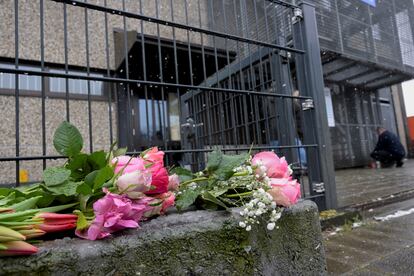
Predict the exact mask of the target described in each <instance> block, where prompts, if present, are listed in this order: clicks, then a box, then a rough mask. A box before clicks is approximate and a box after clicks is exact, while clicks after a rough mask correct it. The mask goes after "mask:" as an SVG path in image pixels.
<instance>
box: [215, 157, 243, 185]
mask: <svg viewBox="0 0 414 276" xmlns="http://www.w3.org/2000/svg"><path fill="white" fill-rule="evenodd" d="M248 157H249V155H248V154H239V155H223V159H222V161H221V163H220V166H219V168H218V169H217V170H216V172H215V173H216V175H217V176H218V177H219V178H220V179H222V180H227V179H229V178H230V177H231V176H232V175H233V174H234V171H233V169H234V168H236V167H238V166H240V165H241V164H243V163H244V162H245V161H246V160H247V158H248Z"/></svg>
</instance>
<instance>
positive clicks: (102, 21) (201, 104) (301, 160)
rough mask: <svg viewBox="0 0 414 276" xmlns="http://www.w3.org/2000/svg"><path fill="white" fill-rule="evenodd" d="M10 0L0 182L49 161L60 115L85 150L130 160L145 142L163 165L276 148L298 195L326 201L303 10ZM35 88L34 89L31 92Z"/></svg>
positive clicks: (322, 140)
mask: <svg viewBox="0 0 414 276" xmlns="http://www.w3.org/2000/svg"><path fill="white" fill-rule="evenodd" d="M10 2H13V5H10V4H8V3H4V2H2V4H0V5H4V6H3V7H1V8H2V9H3V10H5V11H6V13H7V14H8V15H10V16H9V17H4V18H2V19H0V20H1V21H4V22H1V23H2V24H1V25H2V26H9V27H7V29H6V30H7V31H8V32H9V33H10V37H13V38H14V41H9V42H10V43H9V44H7V45H8V46H7V47H8V48H9V49H8V50H9V51H7V49H6V51H4V52H0V72H1V75H0V99H4V101H5V102H8V103H9V104H11V103H13V104H14V107H15V108H14V120H13V122H10V123H8V124H5V126H4V128H7V129H8V132H7V133H3V134H0V137H1V135H4V139H3V144H2V145H1V147H0V164H3V165H2V166H1V167H3V169H2V172H1V173H2V174H3V175H4V177H3V179H1V178H0V182H1V183H4V184H6V183H13V182H15V183H16V185H20V184H21V182H23V181H21V180H22V179H21V177H22V170H26V171H29V173H30V174H33V176H32V177H30V180H32V181H36V180H39V177H40V176H39V174H38V173H37V171H41V168H45V167H46V165H48V164H52V163H53V162H59V161H54V160H55V159H57V160H59V159H60V158H62V156H59V155H57V154H56V152H55V151H54V150H53V149H52V147H51V135H50V133H51V132H52V131H53V127H52V126H53V125H56V124H57V122H60V119H65V120H68V121H71V122H73V123H74V124H76V125H77V126H78V127H79V128H80V129H81V132H82V133H83V135H84V136H85V138H86V139H85V140H87V141H88V143H87V145H86V146H85V149H86V150H88V151H93V150H96V149H100V148H104V147H109V145H110V144H112V143H113V142H114V141H115V140H117V141H118V142H119V144H120V146H127V147H128V151H129V153H130V154H137V153H139V152H140V151H142V150H143V149H145V148H146V147H149V146H154V145H155V146H159V147H160V148H161V149H163V150H164V151H165V152H166V153H167V154H166V162H167V163H168V164H171V165H173V164H174V165H183V166H187V167H189V168H192V169H194V170H196V169H199V168H200V167H202V166H203V163H204V162H205V158H206V153H207V152H209V151H211V150H212V149H213V148H214V147H220V148H221V149H222V150H223V151H226V152H230V153H231V152H240V151H248V150H249V149H250V148H252V149H253V151H258V150H275V151H276V152H277V153H279V154H282V155H285V156H286V157H287V159H288V161H289V162H290V163H293V168H294V169H295V175H296V176H297V177H298V178H300V181H301V182H302V184H303V185H302V186H303V190H302V194H303V195H304V197H305V198H312V199H313V200H315V201H316V202H317V203H318V204H319V206H320V208H322V209H323V208H327V207H334V205H335V194H334V193H335V188H334V187H335V183H334V180H333V169H332V168H331V167H330V165H329V162H330V161H329V160H330V159H329V143H330V142H329V136H326V135H327V132H328V131H327V129H326V121H324V120H323V119H321V118H323V116H324V114H325V113H324V112H325V111H324V108H325V107H324V102H323V101H324V100H323V98H321V96H320V95H319V94H320V93H322V95H323V89H322V91H320V90H319V89H320V87H322V88H323V79H322V73H321V65H320V57H319V56H318V55H319V46H316V47H314V46H311V45H314V43H310V42H315V41H316V42H317V41H318V34H317V31H316V18H315V11H314V8H313V7H311V6H309V5H307V4H304V5H300V6H297V5H293V4H290V3H288V2H285V1H275V0H273V1H268V0H262V1H246V0H243V1H236V0H221V1H210V0H180V1H176V0H174V1H172V0H169V1H161V0H155V1H151V2H147V1H142V0H139V1H127V0H122V1H107V0H104V1H103V4H102V1H92V0H89V1H86V0H85V1H76V0H72V1H66V0H54V1H51V0H36V1H30V2H29V1H23V0H14V1H10ZM8 20H10V22H9V21H8ZM3 28H4V27H3ZM11 30H13V32H11ZM36 33H37V34H36ZM28 43H29V44H30V43H32V44H33V45H38V49H36V47H35V46H33V45H32V46H30V45H28ZM316 45H318V44H317V43H316ZM11 65H13V66H11ZM27 65H30V66H27ZM27 76H31V77H30V78H27ZM10 80H12V81H13V82H14V84H13V85H11V84H10ZM23 80H24V81H26V83H23ZM38 81H40V83H41V85H40V89H37V90H36V89H33V88H31V87H38V86H33V85H32V82H38ZM2 86H4V87H2ZM27 87H29V88H31V89H29V90H33V91H27V89H26V88H27ZM6 89H7V90H8V93H6V92H5V91H6ZM38 90H40V91H38ZM10 91H12V93H10ZM295 91H298V92H295ZM52 92H53V93H52ZM11 97H12V98H11ZM11 99H13V100H11ZM115 109H116V112H115V111H114V110H115ZM39 110H40V114H38V113H39ZM27 113H30V114H33V116H26V114H27ZM325 115H326V114H325ZM325 120H326V118H325ZM39 123H40V124H39ZM11 125H13V126H14V132H13V133H11V131H10V130H9V127H10V126H11ZM10 137H13V138H14V141H13V142H12V140H11V139H10ZM327 151H328V152H327ZM327 156H328V157H327ZM39 164H40V165H39ZM39 166H40V168H39ZM13 168H14V171H15V177H14V181H12V180H11V178H10V175H9V174H10V171H12V170H13ZM6 172H7V175H6ZM325 190H326V191H328V192H325ZM326 195H329V197H327V196H326Z"/></svg>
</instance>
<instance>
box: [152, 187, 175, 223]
mask: <svg viewBox="0 0 414 276" xmlns="http://www.w3.org/2000/svg"><path fill="white" fill-rule="evenodd" d="M151 199H152V200H151V202H149V204H148V211H147V212H146V213H145V217H147V218H149V217H152V216H156V215H162V214H164V213H165V212H166V211H167V209H168V208H170V207H171V206H174V203H175V195H174V193H173V192H167V193H163V194H159V195H156V196H154V197H153V198H151Z"/></svg>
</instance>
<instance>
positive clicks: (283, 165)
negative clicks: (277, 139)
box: [252, 151, 291, 178]
mask: <svg viewBox="0 0 414 276" xmlns="http://www.w3.org/2000/svg"><path fill="white" fill-rule="evenodd" d="M252 164H253V165H255V166H259V168H257V170H256V174H258V175H262V174H261V172H262V168H261V167H264V169H265V172H266V175H267V176H268V177H270V178H286V177H289V176H290V174H291V170H290V168H289V165H288V163H287V162H286V160H285V157H282V158H279V157H278V156H277V155H276V154H275V153H274V152H272V151H263V152H259V153H258V154H256V155H255V156H254V157H253V159H252Z"/></svg>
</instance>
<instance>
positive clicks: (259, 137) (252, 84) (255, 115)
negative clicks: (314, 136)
mask: <svg viewBox="0 0 414 276" xmlns="http://www.w3.org/2000/svg"><path fill="white" fill-rule="evenodd" d="M246 3H247V2H246V0H243V1H242V2H241V7H242V6H243V7H244V9H242V10H243V11H244V12H245V15H244V16H245V17H244V18H245V19H246V25H245V26H246V28H247V30H246V32H245V33H246V38H248V39H250V36H249V26H250V24H249V14H248V9H247V4H246ZM242 18H243V17H242ZM247 52H248V56H249V68H250V89H249V90H252V91H254V90H255V86H256V74H255V71H254V67H253V60H252V50H251V45H250V43H247ZM256 97H257V96H255V95H253V96H250V110H251V111H250V112H251V114H252V124H253V123H254V124H255V127H256V131H254V132H253V133H254V134H255V136H256V135H257V139H256V141H254V142H255V143H257V144H259V143H260V142H261V141H262V134H261V131H260V126H259V117H260V116H259V110H258V108H256V106H255V105H256V100H255V99H256ZM253 110H254V111H253ZM253 129H254V127H253Z"/></svg>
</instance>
